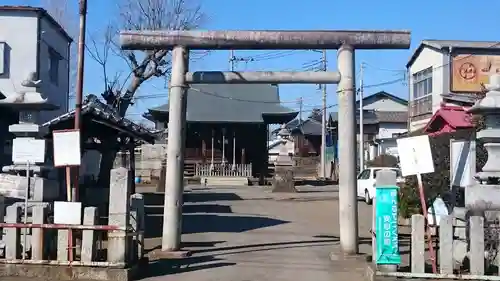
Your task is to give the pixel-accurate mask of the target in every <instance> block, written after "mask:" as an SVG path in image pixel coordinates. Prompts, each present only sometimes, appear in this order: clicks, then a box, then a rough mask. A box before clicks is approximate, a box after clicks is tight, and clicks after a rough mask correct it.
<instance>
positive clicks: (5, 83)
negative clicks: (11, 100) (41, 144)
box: [0, 10, 70, 123]
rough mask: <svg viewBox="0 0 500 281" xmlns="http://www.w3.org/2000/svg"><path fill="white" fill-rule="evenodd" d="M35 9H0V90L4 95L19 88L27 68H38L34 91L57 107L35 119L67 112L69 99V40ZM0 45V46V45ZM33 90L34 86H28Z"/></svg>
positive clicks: (28, 70) (41, 120)
mask: <svg viewBox="0 0 500 281" xmlns="http://www.w3.org/2000/svg"><path fill="white" fill-rule="evenodd" d="M40 15H41V14H40V13H39V12H36V11H27V10H26V11H8V10H7V11H1V10H0V44H2V45H3V47H4V51H3V52H2V53H0V65H1V67H0V69H3V71H2V72H3V73H0V91H1V92H2V93H3V94H4V95H9V94H13V93H15V92H16V91H19V90H20V89H24V90H26V89H25V88H23V87H22V86H21V82H22V81H23V80H24V79H26V78H27V76H28V74H29V73H30V72H36V71H37V70H38V74H39V78H40V79H41V80H42V85H41V87H40V88H39V89H38V91H39V92H40V93H41V94H42V96H43V97H45V98H48V99H49V102H51V103H53V104H56V105H58V106H60V109H59V110H56V111H52V112H41V113H40V115H39V116H38V123H43V122H45V121H48V120H50V119H52V118H53V117H55V116H57V115H60V114H62V113H64V112H67V109H68V100H69V58H70V54H69V41H68V40H67V38H66V37H65V36H64V35H63V33H62V32H61V31H60V28H59V27H58V26H55V25H54V24H53V23H52V22H50V21H49V20H48V18H47V17H44V16H42V17H40ZM0 49H1V48H0ZM28 90H32V91H34V90H35V89H28Z"/></svg>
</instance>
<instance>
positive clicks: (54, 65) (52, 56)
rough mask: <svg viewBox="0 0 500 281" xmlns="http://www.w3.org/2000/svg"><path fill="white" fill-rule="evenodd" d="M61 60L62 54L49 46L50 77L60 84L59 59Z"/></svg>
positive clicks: (52, 81)
mask: <svg viewBox="0 0 500 281" xmlns="http://www.w3.org/2000/svg"><path fill="white" fill-rule="evenodd" d="M60 60H61V55H59V53H58V52H57V51H56V50H54V49H52V48H50V47H49V62H48V63H49V79H50V82H51V83H53V84H55V85H59V61H60Z"/></svg>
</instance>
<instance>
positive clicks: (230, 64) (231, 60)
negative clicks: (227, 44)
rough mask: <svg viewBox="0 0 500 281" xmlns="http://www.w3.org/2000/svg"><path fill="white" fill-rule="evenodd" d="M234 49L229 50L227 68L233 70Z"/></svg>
mask: <svg viewBox="0 0 500 281" xmlns="http://www.w3.org/2000/svg"><path fill="white" fill-rule="evenodd" d="M234 60H235V57H234V50H230V51H229V70H231V71H234Z"/></svg>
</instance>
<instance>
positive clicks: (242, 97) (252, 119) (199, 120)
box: [145, 84, 298, 185]
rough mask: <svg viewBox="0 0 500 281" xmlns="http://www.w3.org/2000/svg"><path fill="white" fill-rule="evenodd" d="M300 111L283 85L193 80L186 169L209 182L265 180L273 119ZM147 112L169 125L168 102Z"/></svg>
mask: <svg viewBox="0 0 500 281" xmlns="http://www.w3.org/2000/svg"><path fill="white" fill-rule="evenodd" d="M297 114H298V112H297V111H294V110H292V109H289V108H286V107H284V106H282V105H281V104H280V98H279V92H278V86H274V85H269V84H266V85H262V84H260V85H243V84H199V85H193V86H191V88H190V89H189V90H188V95H187V114H186V122H187V130H186V149H185V151H184V155H185V164H184V165H185V175H186V176H194V177H198V178H201V180H202V182H206V183H207V184H217V185H220V184H224V183H230V184H237V183H240V184H247V183H248V180H249V179H250V178H258V179H259V181H263V180H264V178H265V176H266V174H267V168H268V153H267V141H268V136H269V133H268V125H269V124H283V123H287V122H289V121H290V120H292V119H294V118H295V117H296V116H297ZM145 117H146V118H147V119H149V120H151V121H153V122H155V123H156V126H157V128H165V127H167V125H166V124H167V122H168V119H169V105H168V104H164V105H161V106H159V107H156V108H152V109H149V112H148V113H146V114H145Z"/></svg>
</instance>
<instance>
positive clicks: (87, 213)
mask: <svg viewBox="0 0 500 281" xmlns="http://www.w3.org/2000/svg"><path fill="white" fill-rule="evenodd" d="M96 223H97V207H85V208H84V209H83V225H96ZM95 240H96V235H95V230H84V231H82V251H81V259H82V262H91V261H92V259H93V258H94V257H95V252H96V246H95Z"/></svg>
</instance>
